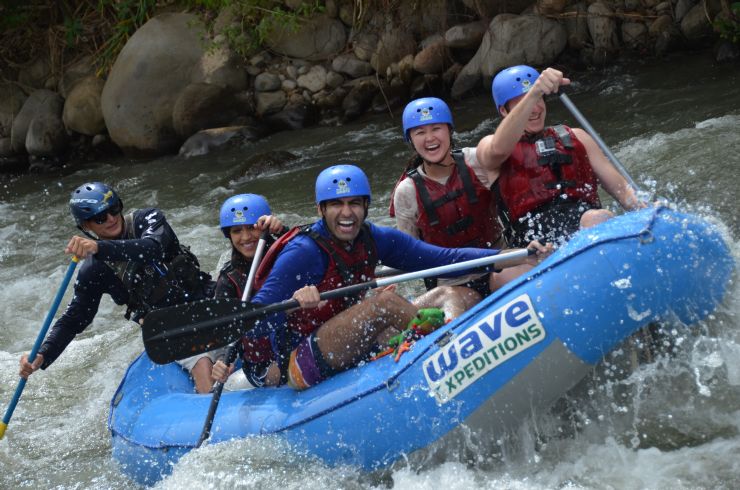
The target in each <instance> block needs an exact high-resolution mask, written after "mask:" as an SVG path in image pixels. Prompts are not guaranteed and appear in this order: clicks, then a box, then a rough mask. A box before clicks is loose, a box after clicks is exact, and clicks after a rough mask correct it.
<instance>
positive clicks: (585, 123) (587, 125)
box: [560, 93, 640, 192]
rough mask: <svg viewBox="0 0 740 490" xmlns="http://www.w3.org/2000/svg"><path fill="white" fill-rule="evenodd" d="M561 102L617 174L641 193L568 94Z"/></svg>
mask: <svg viewBox="0 0 740 490" xmlns="http://www.w3.org/2000/svg"><path fill="white" fill-rule="evenodd" d="M560 102H562V103H563V105H565V107H566V108H567V109H568V110H569V111H570V113H571V114H573V117H575V118H576V119H577V120H578V123H579V124H580V125H581V126H583V128H584V129H585V130H586V131H587V132H588V134H590V135H591V137H592V138H593V139H594V141H596V144H597V145H599V148H601V151H603V152H604V155H606V157H607V158H608V159H609V161H610V162H612V165H614V168H616V169H617V172H619V173H620V174H621V175H622V177H624V180H626V181H627V183H628V184H629V185H630V187H632V189H634V190H635V192H639V191H640V188H639V187H637V184H635V181H634V180H632V177H630V175H629V174H628V173H627V171H626V170H625V169H624V166H623V165H622V164H621V162H620V161H619V159H618V158H617V156H616V155H615V154H614V153H612V151H611V150H610V149H609V147H608V146H606V143H604V140H602V139H601V136H599V133H597V132H596V130H595V129H594V128H593V126H591V124H590V123H589V122H588V121H587V120H586V118H585V117H584V116H583V114H581V111H579V110H578V108H577V107H576V106H575V104H573V102H572V101H571V100H570V97H568V95H567V94H564V93H560Z"/></svg>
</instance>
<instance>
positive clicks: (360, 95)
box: [342, 80, 378, 120]
mask: <svg viewBox="0 0 740 490" xmlns="http://www.w3.org/2000/svg"><path fill="white" fill-rule="evenodd" d="M377 92H378V87H377V85H376V84H375V83H374V81H371V80H361V81H359V82H358V83H356V84H355V85H354V86H353V87H352V89H351V90H350V91H349V93H348V94H347V96H346V97H345V98H344V100H343V101H342V110H343V111H344V117H345V118H346V119H347V120H350V119H355V118H357V117H359V116H361V115H362V114H363V113H364V112H365V111H366V110H367V108H368V107H369V106H370V103H371V102H372V100H373V97H375V94H376V93H377Z"/></svg>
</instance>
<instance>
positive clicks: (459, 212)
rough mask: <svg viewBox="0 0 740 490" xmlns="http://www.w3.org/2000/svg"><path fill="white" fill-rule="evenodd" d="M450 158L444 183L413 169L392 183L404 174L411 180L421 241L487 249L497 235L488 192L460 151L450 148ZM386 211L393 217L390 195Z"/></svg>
mask: <svg viewBox="0 0 740 490" xmlns="http://www.w3.org/2000/svg"><path fill="white" fill-rule="evenodd" d="M452 157H453V158H454V160H455V166H454V167H453V169H452V174H451V175H450V177H449V178H448V179H447V182H446V183H444V184H440V183H439V182H437V181H434V180H432V179H427V178H424V177H422V175H421V174H420V173H419V171H418V170H417V169H415V168H414V169H411V170H409V171H408V172H405V173H404V174H403V175H402V176H401V178H400V179H399V180H398V182H397V183H396V186H397V185H398V183H400V182H401V181H402V180H404V179H405V178H407V177H408V178H411V179H412V180H413V181H414V186H415V187H416V203H417V206H418V209H419V216H418V218H417V220H416V227H417V228H418V229H419V237H420V238H421V239H422V240H424V241H425V242H427V243H431V244H434V245H439V246H440V247H448V248H457V247H479V248H490V247H491V246H492V245H493V244H494V243H496V242H497V241H498V239H499V238H500V236H501V226H500V225H499V223H498V220H497V219H496V215H497V210H496V204H495V201H494V200H493V198H492V196H491V191H490V190H489V189H488V188H487V187H486V186H484V185H483V184H482V183H481V181H480V180H479V179H478V176H476V175H475V172H474V171H473V169H471V168H470V167H469V166H468V165H467V164H466V163H465V158H464V156H463V154H462V152H461V151H454V152H453V153H452ZM394 190H395V189H394ZM389 214H390V215H391V217H393V216H395V209H394V207H393V197H391V207H390V210H389Z"/></svg>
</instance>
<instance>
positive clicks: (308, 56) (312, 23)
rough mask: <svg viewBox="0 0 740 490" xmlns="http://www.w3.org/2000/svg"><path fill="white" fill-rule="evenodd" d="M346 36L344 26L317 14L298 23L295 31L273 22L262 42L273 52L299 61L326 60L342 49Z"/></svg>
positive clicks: (335, 20)
mask: <svg viewBox="0 0 740 490" xmlns="http://www.w3.org/2000/svg"><path fill="white" fill-rule="evenodd" d="M346 41H347V34H346V32H345V28H344V25H342V23H341V22H340V21H339V20H337V19H332V18H331V17H329V16H327V15H317V16H316V17H313V18H311V19H309V20H308V21H306V22H301V23H300V24H299V27H298V30H297V31H293V29H292V28H291V27H290V26H288V25H284V24H282V23H280V22H279V21H275V22H274V23H273V24H272V29H270V31H269V32H268V34H267V37H266V39H265V43H266V45H267V46H269V47H270V48H271V49H272V50H273V51H275V52H277V53H280V54H282V55H285V56H288V57H291V58H298V59H303V60H311V61H319V60H326V59H329V58H331V57H332V56H334V55H336V54H337V53H339V52H340V51H341V50H342V49H344V46H345V43H346Z"/></svg>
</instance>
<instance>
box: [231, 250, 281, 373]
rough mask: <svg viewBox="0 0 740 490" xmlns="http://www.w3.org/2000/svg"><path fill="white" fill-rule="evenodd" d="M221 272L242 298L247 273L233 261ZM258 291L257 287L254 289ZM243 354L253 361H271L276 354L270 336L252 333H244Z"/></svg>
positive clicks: (247, 360)
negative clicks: (256, 335)
mask: <svg viewBox="0 0 740 490" xmlns="http://www.w3.org/2000/svg"><path fill="white" fill-rule="evenodd" d="M221 273H222V274H224V275H225V276H226V278H227V279H228V280H229V282H230V283H232V284H233V285H234V287H235V288H236V294H237V297H238V298H239V299H241V297H242V295H243V294H244V285H245V284H246V281H247V273H245V272H244V271H243V270H241V269H239V268H237V267H234V266H233V265H232V264H231V261H229V262H227V263H226V265H224V268H223V269H222V270H221ZM252 291H253V292H256V290H255V289H253V290H252ZM241 355H242V358H244V361H246V362H251V363H261V362H269V361H271V360H273V358H274V355H273V351H272V343H271V342H270V337H268V336H261V337H253V336H250V335H248V334H247V335H244V336H242V339H241Z"/></svg>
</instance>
